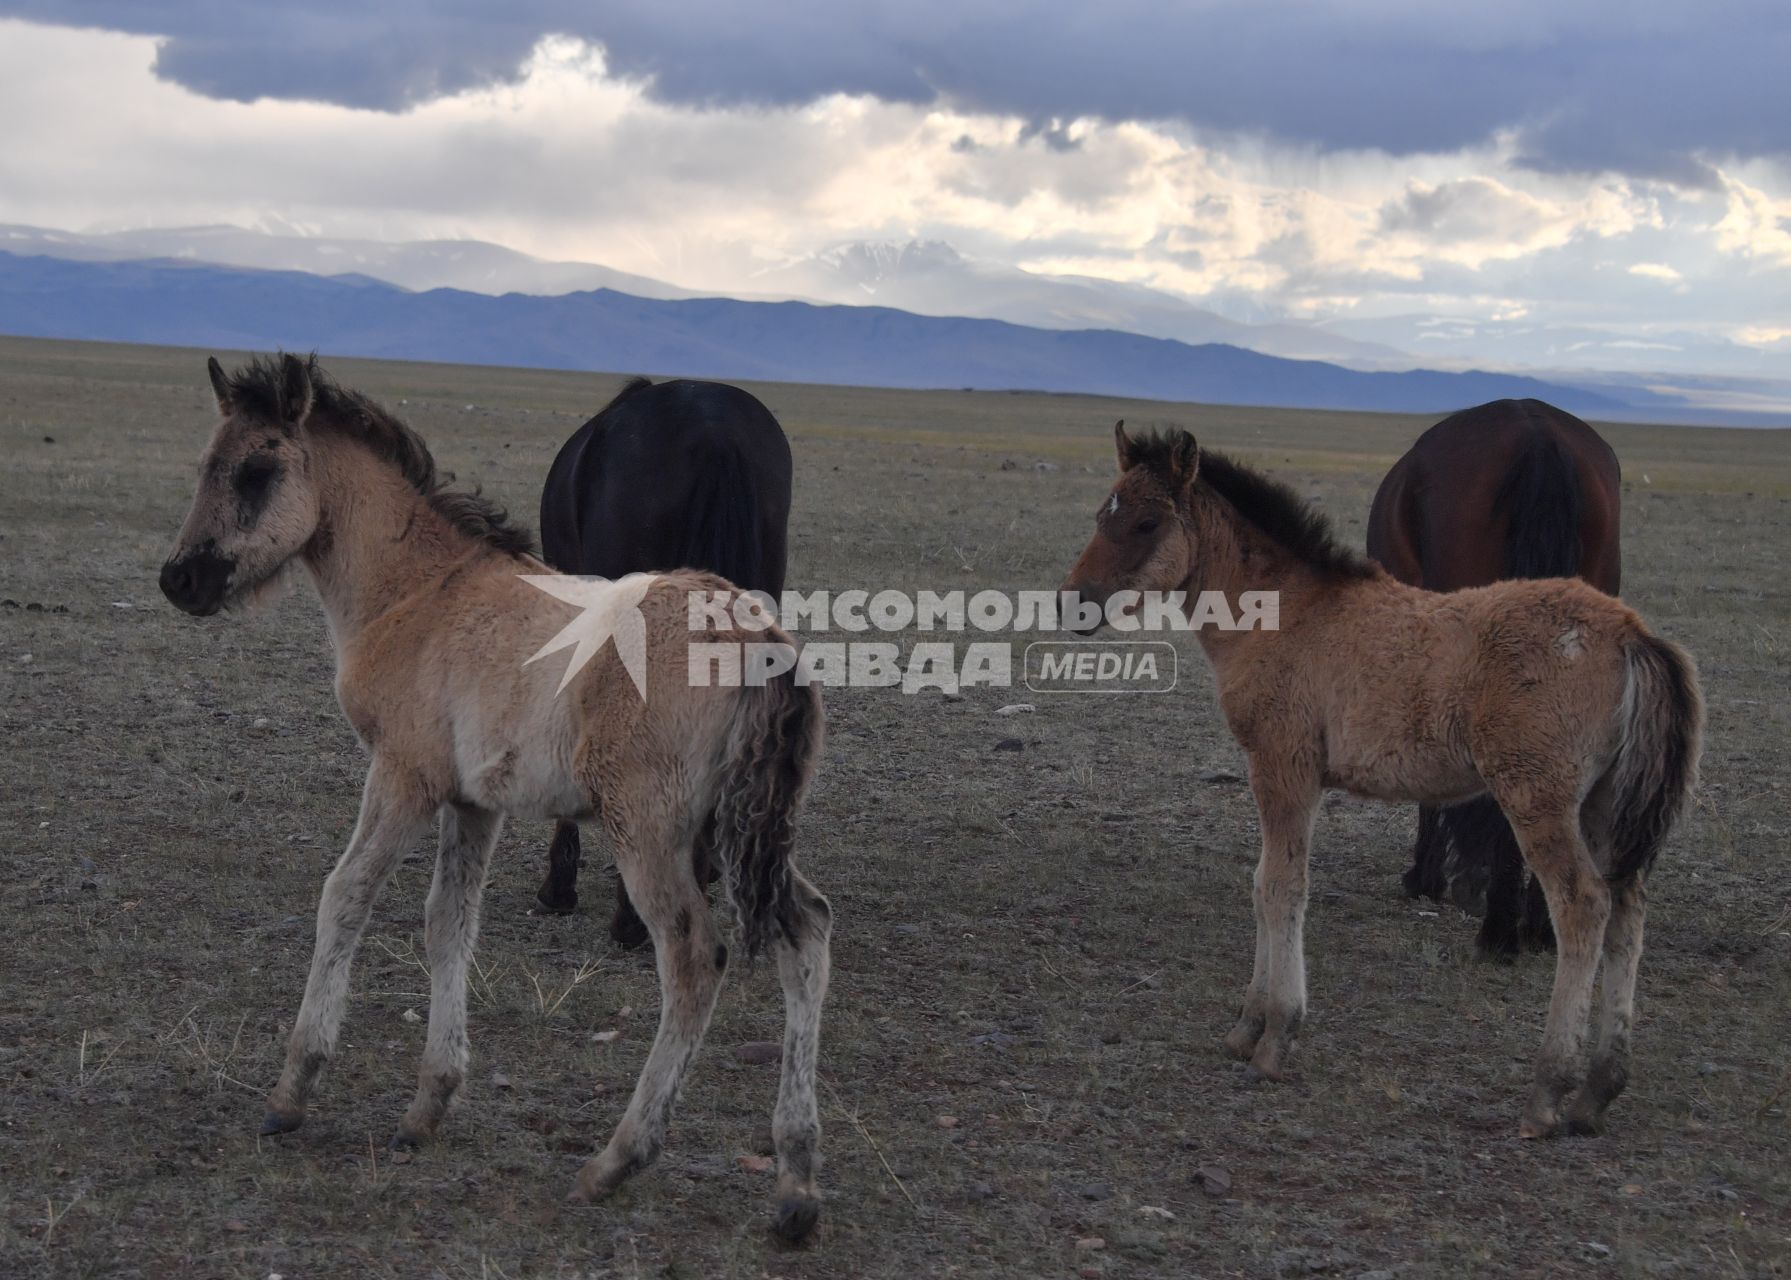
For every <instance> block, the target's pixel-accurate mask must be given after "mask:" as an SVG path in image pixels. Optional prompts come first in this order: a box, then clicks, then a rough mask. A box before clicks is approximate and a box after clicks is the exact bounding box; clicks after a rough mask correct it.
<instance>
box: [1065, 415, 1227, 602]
mask: <svg viewBox="0 0 1791 1280" xmlns="http://www.w3.org/2000/svg"><path fill="white" fill-rule="evenodd" d="M1113 442H1114V445H1115V447H1116V448H1117V450H1118V453H1119V479H1118V480H1116V481H1115V482H1114V484H1113V488H1112V490H1110V491H1109V492H1108V494H1107V496H1106V497H1105V498H1103V499H1102V500H1101V506H1100V509H1099V510H1098V511H1096V512H1095V532H1094V537H1093V538H1091V539H1089V543H1088V546H1087V547H1085V548H1084V549H1083V551H1082V555H1081V556H1080V557H1079V558H1078V559H1077V561H1076V563H1075V564H1074V565H1072V566H1071V568H1070V573H1069V577H1067V578H1066V579H1064V583H1063V587H1062V590H1064V591H1066V592H1074V593H1075V594H1077V595H1078V596H1080V597H1081V598H1082V599H1083V600H1085V601H1088V602H1090V603H1092V604H1097V605H1102V606H1105V604H1106V603H1107V600H1108V598H1109V597H1111V596H1112V595H1113V594H1114V593H1115V592H1119V591H1139V592H1143V591H1176V590H1179V589H1180V588H1181V587H1182V586H1183V585H1184V584H1186V583H1187V581H1188V578H1189V576H1190V575H1191V574H1192V573H1193V572H1194V563H1193V555H1194V546H1193V541H1192V539H1191V537H1190V536H1189V534H1190V530H1189V526H1188V516H1189V509H1190V502H1191V498H1192V493H1193V489H1194V482H1195V480H1196V479H1197V478H1198V477H1199V475H1200V446H1199V445H1198V444H1196V443H1195V442H1194V437H1193V436H1191V435H1189V434H1188V433H1187V432H1186V431H1178V432H1175V433H1174V434H1173V435H1168V436H1147V437H1145V438H1143V439H1138V440H1135V439H1133V438H1132V437H1131V436H1129V435H1127V434H1126V424H1125V423H1124V422H1118V423H1115V424H1114V426H1113Z"/></svg>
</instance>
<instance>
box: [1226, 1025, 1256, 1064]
mask: <svg viewBox="0 0 1791 1280" xmlns="http://www.w3.org/2000/svg"><path fill="white" fill-rule="evenodd" d="M1261 1039H1262V1026H1261V1024H1259V1023H1257V1024H1253V1023H1252V1022H1251V1021H1250V1019H1248V1018H1246V1019H1244V1020H1243V1021H1242V1022H1239V1023H1238V1024H1237V1026H1235V1027H1233V1028H1232V1029H1231V1030H1230V1031H1227V1032H1226V1033H1225V1051H1226V1052H1227V1053H1229V1054H1231V1056H1232V1057H1234V1058H1242V1059H1243V1060H1244V1061H1245V1062H1248V1061H1250V1059H1251V1057H1252V1056H1253V1055H1254V1054H1255V1053H1256V1044H1257V1041H1259V1040H1261Z"/></svg>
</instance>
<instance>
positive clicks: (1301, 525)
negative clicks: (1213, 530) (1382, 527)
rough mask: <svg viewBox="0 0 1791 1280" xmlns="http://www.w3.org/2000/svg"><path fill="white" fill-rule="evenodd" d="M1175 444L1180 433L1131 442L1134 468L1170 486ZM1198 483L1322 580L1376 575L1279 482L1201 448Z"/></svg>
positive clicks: (1372, 567) (1326, 523) (1370, 563)
mask: <svg viewBox="0 0 1791 1280" xmlns="http://www.w3.org/2000/svg"><path fill="white" fill-rule="evenodd" d="M1180 438H1181V433H1180V432H1171V433H1168V434H1159V433H1155V432H1153V433H1150V434H1147V435H1142V436H1133V437H1131V456H1132V459H1133V462H1134V465H1141V466H1145V467H1149V468H1150V469H1151V471H1152V473H1153V474H1155V475H1157V476H1158V477H1159V478H1163V479H1165V480H1171V481H1172V480H1173V479H1174V455H1175V448H1176V445H1177V443H1178V441H1179V440H1180ZM1199 478H1200V482H1201V483H1202V484H1204V485H1205V486H1206V487H1207V488H1208V489H1210V490H1211V491H1212V492H1214V493H1216V494H1218V495H1219V496H1220V497H1221V498H1224V499H1225V500H1226V501H1227V502H1229V503H1230V504H1231V505H1232V506H1233V507H1234V508H1236V510H1237V513H1238V514H1239V515H1240V516H1242V517H1243V518H1244V519H1245V520H1246V521H1248V522H1249V523H1250V524H1252V525H1254V526H1255V527H1256V528H1257V529H1258V530H1259V531H1260V532H1261V533H1262V534H1263V536H1264V537H1266V538H1268V539H1269V540H1270V541H1271V542H1274V543H1275V544H1276V545H1277V546H1279V547H1281V548H1282V549H1283V550H1285V551H1287V552H1289V553H1290V554H1291V555H1293V556H1294V557H1295V558H1296V559H1298V560H1299V561H1300V562H1301V563H1302V564H1305V565H1306V566H1308V567H1309V568H1312V569H1316V570H1317V571H1318V572H1319V573H1320V574H1322V575H1324V576H1325V577H1330V578H1372V577H1373V576H1374V575H1375V574H1377V573H1378V572H1380V570H1379V568H1378V567H1377V566H1376V565H1375V564H1374V562H1373V561H1371V560H1369V559H1368V558H1367V557H1366V556H1364V555H1362V554H1361V553H1360V552H1358V551H1355V550H1353V549H1352V548H1350V547H1346V546H1344V545H1343V544H1342V543H1340V542H1338V541H1337V535H1336V534H1335V533H1334V532H1332V529H1331V522H1330V521H1329V520H1327V519H1325V517H1324V516H1323V515H1321V514H1319V513H1318V512H1317V511H1315V510H1313V508H1312V506H1311V505H1310V504H1309V503H1307V502H1305V501H1304V500H1302V499H1301V498H1300V496H1299V495H1298V494H1296V493H1295V492H1294V491H1293V490H1292V489H1290V488H1288V486H1287V485H1285V484H1283V483H1281V481H1279V480H1273V479H1270V478H1269V477H1268V476H1266V475H1264V474H1263V473H1262V472H1260V471H1256V470H1253V469H1251V468H1250V467H1246V466H1245V465H1244V464H1243V463H1241V462H1237V461H1234V460H1233V459H1231V458H1228V457H1226V456H1225V455H1224V454H1222V453H1215V452H1213V451H1212V450H1211V449H1205V448H1203V449H1201V451H1200V474H1199Z"/></svg>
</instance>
